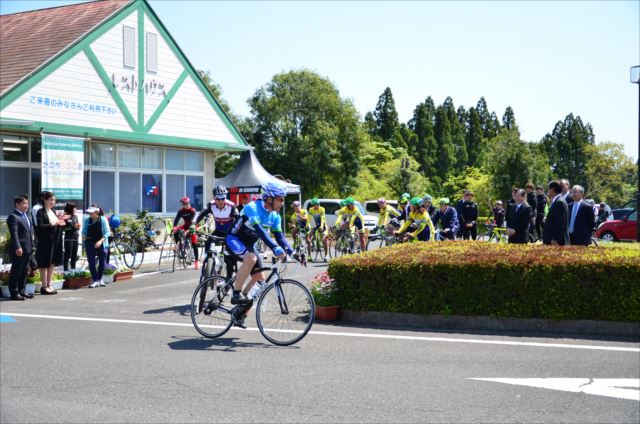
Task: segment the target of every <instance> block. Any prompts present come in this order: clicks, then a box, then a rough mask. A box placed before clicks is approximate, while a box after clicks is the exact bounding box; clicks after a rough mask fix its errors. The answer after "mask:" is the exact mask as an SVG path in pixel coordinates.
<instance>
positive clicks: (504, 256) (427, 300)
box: [329, 241, 640, 321]
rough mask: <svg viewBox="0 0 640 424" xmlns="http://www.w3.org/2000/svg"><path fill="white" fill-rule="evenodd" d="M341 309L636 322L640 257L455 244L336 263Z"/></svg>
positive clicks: (395, 249) (410, 247) (614, 250)
mask: <svg viewBox="0 0 640 424" xmlns="http://www.w3.org/2000/svg"><path fill="white" fill-rule="evenodd" d="M329 275H330V276H331V277H332V278H335V280H336V285H337V287H338V289H339V301H340V305H341V306H342V307H343V308H346V309H351V310H360V311H387V312H404V313H413V314H422V315H431V314H438V315H470V316H492V317H515V318H551V319H592V320H608V321H640V254H639V253H638V250H637V249H627V248H625V247H624V246H621V247H608V248H595V247H580V246H571V247H556V246H544V245H509V244H495V243H494V244H492V243H486V242H473V241H466V242H463V241H459V242H458V241H457V242H442V243H410V244H402V245H394V246H391V247H386V248H383V249H377V250H374V251H370V252H366V253H364V254H359V255H350V256H344V257H341V258H337V259H334V260H332V261H331V262H330V264H329Z"/></svg>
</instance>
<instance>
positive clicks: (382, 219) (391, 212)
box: [378, 205, 400, 227]
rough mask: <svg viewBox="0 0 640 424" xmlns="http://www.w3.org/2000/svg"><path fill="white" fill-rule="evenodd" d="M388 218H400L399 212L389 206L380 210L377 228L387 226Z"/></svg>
mask: <svg viewBox="0 0 640 424" xmlns="http://www.w3.org/2000/svg"><path fill="white" fill-rule="evenodd" d="M390 216H400V212H398V210H397V209H396V208H394V207H393V206H391V205H386V206H385V207H384V208H380V216H378V227H382V226H383V225H387V222H388V220H389V217H390Z"/></svg>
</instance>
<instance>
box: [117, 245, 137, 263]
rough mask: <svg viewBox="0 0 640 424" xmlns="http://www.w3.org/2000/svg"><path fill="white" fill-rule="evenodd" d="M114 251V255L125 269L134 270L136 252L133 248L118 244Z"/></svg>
mask: <svg viewBox="0 0 640 424" xmlns="http://www.w3.org/2000/svg"><path fill="white" fill-rule="evenodd" d="M116 251H117V253H116V254H117V255H118V256H119V257H120V258H121V259H122V261H123V262H124V264H125V265H126V266H127V268H130V269H136V268H135V267H136V265H137V264H136V251H135V250H133V247H131V246H129V245H128V244H126V243H118V244H117V245H116ZM138 266H139V265H138Z"/></svg>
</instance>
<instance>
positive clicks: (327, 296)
mask: <svg viewBox="0 0 640 424" xmlns="http://www.w3.org/2000/svg"><path fill="white" fill-rule="evenodd" d="M334 283H335V282H334V280H333V278H331V277H329V273H328V272H323V273H321V274H318V275H316V276H315V277H313V279H312V280H311V296H313V301H314V303H315V304H316V315H315V316H316V318H317V319H319V320H322V321H335V320H336V319H338V310H339V309H340V306H339V305H338V296H337V295H338V289H337V287H336V286H335V284H334Z"/></svg>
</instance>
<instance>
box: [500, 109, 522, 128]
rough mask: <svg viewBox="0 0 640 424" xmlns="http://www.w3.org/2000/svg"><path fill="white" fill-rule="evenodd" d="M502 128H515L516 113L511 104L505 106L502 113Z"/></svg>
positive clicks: (516, 125)
mask: <svg viewBox="0 0 640 424" xmlns="http://www.w3.org/2000/svg"><path fill="white" fill-rule="evenodd" d="M502 128H504V129H506V130H517V129H518V124H517V123H516V115H515V113H514V112H513V109H512V108H511V106H507V108H506V109H505V111H504V115H502Z"/></svg>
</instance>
